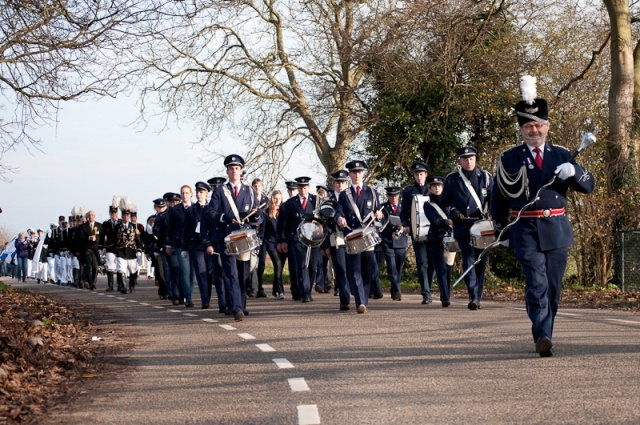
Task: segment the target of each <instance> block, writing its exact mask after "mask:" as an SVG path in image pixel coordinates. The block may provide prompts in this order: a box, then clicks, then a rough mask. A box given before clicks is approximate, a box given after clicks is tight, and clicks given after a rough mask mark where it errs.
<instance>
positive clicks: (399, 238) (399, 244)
mask: <svg viewBox="0 0 640 425" xmlns="http://www.w3.org/2000/svg"><path fill="white" fill-rule="evenodd" d="M401 190H402V188H400V187H398V186H389V187H387V188H385V191H386V192H387V202H385V203H384V204H382V209H383V210H385V211H386V212H387V214H388V215H389V216H390V217H391V216H393V217H398V219H400V216H401V214H402V207H401V205H400V191H401ZM408 240H409V238H408V235H407V234H406V233H404V229H403V227H402V225H400V226H393V225H392V224H391V223H389V224H387V227H385V229H384V231H383V232H382V243H381V244H380V246H381V247H382V252H383V254H384V259H385V262H386V263H387V276H389V281H390V282H391V299H393V300H394V301H401V300H402V290H401V288H400V283H401V281H402V270H403V269H404V260H405V258H406V255H407V246H408V243H409V242H408Z"/></svg>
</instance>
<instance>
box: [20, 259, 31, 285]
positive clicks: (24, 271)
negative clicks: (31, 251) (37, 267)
mask: <svg viewBox="0 0 640 425" xmlns="http://www.w3.org/2000/svg"><path fill="white" fill-rule="evenodd" d="M28 261H29V258H28V257H24V258H22V257H18V273H17V274H18V280H22V281H25V280H26V279H27V266H28Z"/></svg>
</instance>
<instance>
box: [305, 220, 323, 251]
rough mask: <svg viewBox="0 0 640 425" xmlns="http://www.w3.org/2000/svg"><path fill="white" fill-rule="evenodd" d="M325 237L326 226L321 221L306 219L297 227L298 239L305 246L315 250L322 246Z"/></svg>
mask: <svg viewBox="0 0 640 425" xmlns="http://www.w3.org/2000/svg"><path fill="white" fill-rule="evenodd" d="M326 237H327V225H326V224H325V222H324V221H323V220H319V219H317V218H307V219H304V220H303V221H302V223H300V225H299V226H298V239H300V242H302V243H303V244H304V245H305V246H308V247H311V248H315V247H316V246H320V245H322V242H324V240H325V238H326Z"/></svg>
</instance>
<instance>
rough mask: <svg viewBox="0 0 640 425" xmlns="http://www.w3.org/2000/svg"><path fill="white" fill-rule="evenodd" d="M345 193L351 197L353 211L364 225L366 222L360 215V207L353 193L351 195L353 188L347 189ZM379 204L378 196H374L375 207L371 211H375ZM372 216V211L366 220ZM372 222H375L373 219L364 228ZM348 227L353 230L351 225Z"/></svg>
mask: <svg viewBox="0 0 640 425" xmlns="http://www.w3.org/2000/svg"><path fill="white" fill-rule="evenodd" d="M363 190H364V185H363ZM371 192H373V190H372V191H371ZM345 193H346V194H347V198H349V202H350V203H351V207H352V208H353V213H354V214H355V215H356V218H357V219H358V221H359V222H360V225H361V226H364V222H363V221H362V217H361V216H360V209H358V205H357V204H356V202H355V201H354V200H353V195H351V188H348V189H346V190H345ZM377 205H378V197H377V196H374V197H373V208H371V211H375V210H376V206H377ZM371 217H372V216H371V213H369V215H367V216H366V217H365V220H367V219H369V218H371ZM371 223H373V220H369V223H368V224H367V225H366V226H364V228H365V229H366V228H367V227H369V226H370V225H371ZM347 229H349V230H353V229H350V228H349V227H347Z"/></svg>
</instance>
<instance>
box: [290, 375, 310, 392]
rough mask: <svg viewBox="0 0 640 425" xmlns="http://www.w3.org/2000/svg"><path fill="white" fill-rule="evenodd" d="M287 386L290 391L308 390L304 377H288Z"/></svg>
mask: <svg viewBox="0 0 640 425" xmlns="http://www.w3.org/2000/svg"><path fill="white" fill-rule="evenodd" d="M289 386H290V387H291V391H309V386H308V385H307V383H306V382H305V380H304V378H289Z"/></svg>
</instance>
